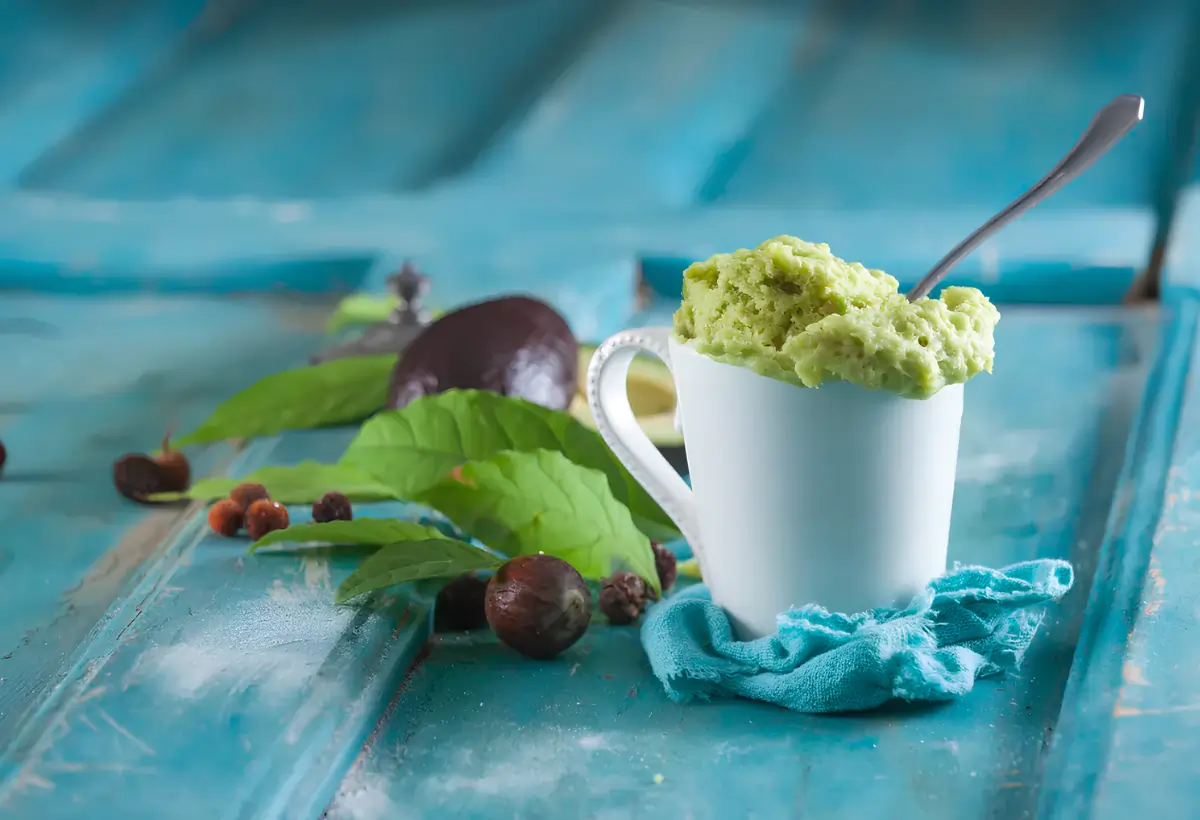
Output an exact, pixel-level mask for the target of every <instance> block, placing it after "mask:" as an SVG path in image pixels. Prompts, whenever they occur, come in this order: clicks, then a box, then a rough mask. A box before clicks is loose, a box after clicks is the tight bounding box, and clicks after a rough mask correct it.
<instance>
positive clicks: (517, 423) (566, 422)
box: [341, 390, 679, 541]
mask: <svg viewBox="0 0 1200 820" xmlns="http://www.w3.org/2000/svg"><path fill="white" fill-rule="evenodd" d="M506 450H515V451H520V452H532V451H534V450H557V451H559V452H561V453H563V454H564V455H565V456H566V457H567V458H569V459H570V460H571V461H573V462H575V463H576V464H579V465H581V466H584V467H589V468H591V469H594V470H599V471H601V472H602V473H603V474H604V475H605V478H606V480H607V481H608V486H609V488H610V489H611V490H612V494H613V496H614V497H615V498H616V500H617V501H619V502H621V503H622V504H624V505H625V506H626V507H628V508H629V512H630V513H631V514H632V516H633V520H634V523H636V524H637V526H638V528H639V529H640V530H641V531H642V532H644V533H645V534H646V535H647V536H648V537H649V538H653V539H654V540H656V541H670V540H673V539H675V538H678V537H679V531H678V530H677V529H676V527H675V525H674V523H672V521H671V519H670V518H669V517H668V516H667V514H666V513H665V512H663V511H662V509H661V508H660V507H659V506H658V504H656V503H655V502H654V499H652V498H651V497H650V495H649V494H648V493H647V492H646V491H645V490H644V489H643V488H642V486H641V485H640V484H638V482H637V481H636V480H635V479H634V477H633V476H631V475H630V474H629V471H628V470H626V469H625V467H624V466H623V465H622V464H621V462H620V461H619V460H618V459H617V457H616V456H615V455H614V454H613V452H612V451H611V450H610V449H608V445H607V444H605V443H604V439H603V438H601V436H600V434H599V433H597V432H596V431H594V430H591V429H589V428H587V427H585V426H584V425H582V424H580V423H579V422H578V421H576V420H575V418H574V417H572V416H571V415H570V414H569V413H562V412H558V411H554V410H547V409H546V408H545V407H541V406H540V405H537V404H533V403H531V402H527V401H523V400H521V399H512V398H506V397H504V396H500V395H498V394H496V393H490V392H486V391H481V390H450V391H447V392H445V393H439V394H437V395H434V396H426V397H424V398H421V399H418V400H416V401H414V402H413V403H412V404H410V405H408V406H407V407H405V408H403V409H401V410H391V411H387V412H383V413H379V414H377V415H376V416H374V417H372V418H371V419H370V420H369V421H368V422H367V423H366V424H364V425H363V427H362V429H361V430H360V431H359V433H358V435H357V436H356V437H355V438H354V440H353V441H352V442H351V443H350V446H349V447H348V448H347V450H346V453H345V454H344V455H343V456H342V460H341V463H343V464H352V465H355V466H357V467H359V468H361V469H362V470H363V471H364V472H367V473H370V474H371V475H372V476H374V477H375V478H377V479H378V480H379V481H380V482H381V483H383V484H386V485H387V486H389V487H391V488H392V489H393V490H395V492H396V495H398V496H399V497H401V498H406V499H414V498H416V497H417V496H419V495H420V494H421V493H422V492H423V491H424V490H425V489H427V488H428V487H431V486H433V485H434V484H435V483H437V482H439V481H441V480H442V479H443V478H445V477H446V475H447V474H448V473H449V472H450V470H452V469H453V468H454V467H457V466H458V465H460V464H464V463H466V462H468V461H479V460H483V459H487V458H491V457H492V456H493V455H495V454H496V453H499V452H502V451H506Z"/></svg>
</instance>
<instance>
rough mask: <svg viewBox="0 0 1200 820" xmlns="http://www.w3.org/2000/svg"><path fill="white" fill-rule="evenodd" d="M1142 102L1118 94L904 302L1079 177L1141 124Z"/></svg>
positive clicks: (924, 292) (925, 291)
mask: <svg viewBox="0 0 1200 820" xmlns="http://www.w3.org/2000/svg"><path fill="white" fill-rule="evenodd" d="M1144 107H1145V100H1143V99H1142V98H1141V97H1139V96H1138V95H1136V94H1122V95H1121V96H1119V97H1117V98H1116V99H1115V100H1113V101H1112V102H1110V103H1109V104H1108V105H1106V106H1104V107H1103V108H1101V109H1100V111H1099V112H1097V113H1096V116H1094V117H1092V123H1091V125H1089V126H1088V129H1087V131H1084V132H1083V136H1082V137H1080V138H1079V142H1077V143H1075V147H1074V148H1072V149H1071V151H1070V152H1069V153H1068V154H1067V155H1066V156H1065V157H1063V158H1062V160H1061V161H1060V162H1059V163H1058V165H1055V166H1054V169H1053V170H1052V171H1050V173H1048V174H1046V176H1044V177H1042V180H1041V181H1040V182H1038V184H1037V185H1034V186H1033V187H1032V188H1030V189H1029V190H1028V191H1026V192H1025V193H1023V194H1022V195H1021V196H1020V197H1018V198H1017V199H1016V200H1015V201H1013V202H1012V204H1010V205H1009V206H1008V207H1007V208H1005V209H1004V210H1003V211H1001V212H1000V213H998V214H996V215H995V216H993V217H992V218H991V219H989V220H988V221H987V222H985V223H984V224H983V227H981V228H980V229H979V230H977V231H975V233H973V234H971V235H970V236H968V237H967V238H966V239H964V240H963V241H962V242H959V243H958V244H957V245H956V246H955V247H954V249H953V250H952V251H950V253H948V254H946V255H945V257H943V258H942V261H940V262H938V263H937V264H936V265H934V266H933V270H931V271H929V273H927V274H925V278H924V279H922V280H921V281H920V282H918V283H917V286H916V287H915V288H913V289H912V290H910V291H909V292H908V301H910V302H915V301H916V300H917V299H920V298H921V297H922V296H926V295H928V293H929V291H931V290H933V288H934V287H935V286H936V285H937V283H938V282H940V281H941V280H942V277H944V276H945V275H946V274H947V273H949V272H950V269H951V268H953V267H954V266H955V265H957V264H958V263H959V262H961V261H962V260H963V259H965V258H966V257H967V255H968V254H970V253H971V251H973V250H975V249H976V248H977V247H979V245H980V244H982V243H983V241H984V240H985V239H987V238H988V237H989V236H991V235H992V234H994V233H995V232H996V231H998V230H1000V229H1001V228H1003V227H1004V226H1005V225H1007V224H1008V223H1009V222H1012V221H1013V220H1014V219H1016V218H1017V217H1018V216H1020V215H1021V214H1023V213H1025V212H1026V211H1028V210H1029V209H1030V208H1032V207H1033V206H1034V205H1037V204H1038V203H1039V202H1041V201H1042V200H1043V199H1047V198H1048V197H1050V196H1053V195H1054V194H1055V193H1056V192H1057V191H1058V189H1059V188H1061V187H1063V186H1064V185H1066V184H1067V183H1068V182H1070V181H1071V180H1073V179H1075V177H1077V176H1079V175H1080V174H1082V173H1083V172H1084V171H1086V170H1087V169H1088V167H1089V166H1091V164H1092V163H1093V162H1095V161H1096V160H1098V159H1100V157H1102V156H1104V154H1105V153H1107V152H1108V149H1109V148H1112V147H1113V146H1114V145H1116V144H1117V142H1119V141H1120V139H1121V137H1123V136H1125V135H1126V134H1128V133H1129V131H1130V130H1131V129H1132V128H1133V126H1135V125H1137V124H1138V123H1139V122H1141V121H1142V111H1143V109H1144Z"/></svg>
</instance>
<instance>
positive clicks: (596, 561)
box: [420, 450, 662, 593]
mask: <svg viewBox="0 0 1200 820" xmlns="http://www.w3.org/2000/svg"><path fill="white" fill-rule="evenodd" d="M420 500H421V501H422V502H423V503H426V504H428V505H429V506H431V507H433V508H434V509H436V510H438V511H439V512H441V513H442V514H443V515H445V516H446V517H447V518H449V519H450V520H451V521H453V522H454V523H455V524H456V525H457V526H458V527H460V528H461V529H464V530H466V531H467V532H469V533H470V534H471V535H473V536H474V537H476V538H478V539H479V540H480V541H482V542H483V543H485V544H487V545H488V546H489V547H492V548H493V549H495V550H497V551H498V552H502V553H504V554H505V555H509V556H515V555H531V554H534V553H539V552H544V553H546V554H547V555H554V556H557V557H558V558H561V559H563V560H564V561H566V562H567V563H569V564H571V566H573V567H575V569H577V570H579V573H580V574H581V575H583V576H584V577H587V578H604V577H606V576H609V575H611V574H612V573H613V572H615V571H617V570H619V569H627V570H630V571H632V572H635V573H637V574H638V575H640V576H641V577H642V579H643V580H645V581H646V582H647V583H648V584H650V585H651V586H653V587H654V589H655V591H656V592H659V593H661V592H662V590H661V589H660V587H659V582H658V571H657V570H656V569H655V566H654V552H653V551H652V550H651V549H650V541H649V540H648V539H647V538H646V536H645V534H643V533H642V532H641V531H640V530H638V528H637V527H636V526H635V525H634V523H633V519H632V518H631V517H630V515H629V510H628V509H626V508H625V506H624V505H622V504H621V503H620V502H619V501H617V499H616V498H614V497H613V494H612V491H611V490H610V489H609V485H608V480H607V479H606V477H605V475H604V474H603V473H601V472H600V471H599V470H591V469H588V468H587V467H582V466H580V465H578V464H575V463H573V462H572V461H570V460H569V459H568V458H567V457H566V456H564V455H563V454H562V453H560V452H558V451H556V450H535V451H533V452H529V453H521V452H514V451H505V452H501V453H497V454H495V455H494V456H492V457H491V458H490V459H488V460H486V461H472V462H469V463H468V464H465V465H464V466H463V468H462V473H461V478H458V479H455V478H445V479H443V480H442V481H440V482H438V483H437V484H435V485H434V486H433V487H430V488H429V489H428V490H426V491H425V492H424V493H423V494H422V495H421V498H420Z"/></svg>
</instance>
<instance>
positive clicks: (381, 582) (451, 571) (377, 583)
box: [335, 538, 501, 604]
mask: <svg viewBox="0 0 1200 820" xmlns="http://www.w3.org/2000/svg"><path fill="white" fill-rule="evenodd" d="M500 563H501V561H500V559H499V558H497V557H496V556H494V555H492V554H491V553H490V552H488V551H487V550H483V549H480V548H479V547H476V546H473V545H471V544H468V543H466V542H464V541H459V540H458V539H456V538H428V539H425V540H420V541H400V542H398V543H395V544H389V545H388V546H386V547H384V548H383V549H381V550H379V551H378V552H376V553H375V554H374V555H372V556H371V557H369V558H367V559H366V560H365V561H363V562H362V563H361V564H359V565H358V569H356V570H355V571H354V572H353V573H351V574H350V577H349V578H347V579H346V580H345V581H342V583H341V584H340V585H339V586H338V589H337V597H336V599H335V600H336V602H337V603H339V604H340V603H344V602H346V601H348V600H350V599H351V598H354V597H356V596H358V595H362V594H363V593H364V592H371V591H372V590H376V589H385V588H387V587H390V586H395V585H396V584H406V583H409V582H410V581H420V580H424V579H426V578H452V577H454V576H456V575H461V574H462V573H464V572H471V571H474V570H481V569H492V568H493V567H496V566H499V565H500Z"/></svg>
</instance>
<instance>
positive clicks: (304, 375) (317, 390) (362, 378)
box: [172, 355, 396, 447]
mask: <svg viewBox="0 0 1200 820" xmlns="http://www.w3.org/2000/svg"><path fill="white" fill-rule="evenodd" d="M395 366H396V356H394V355H386V356H352V357H348V358H344V359H335V360H333V361H330V362H324V363H322V364H318V365H313V366H312V367H299V368H296V369H295V370H285V371H283V372H282V373H273V374H271V375H270V376H266V377H265V378H263V379H260V380H259V381H257V382H255V383H254V384H253V385H251V386H250V387H247V388H246V389H245V390H243V391H241V392H240V393H235V394H234V395H233V396H231V397H230V398H229V399H226V400H225V401H224V402H222V403H221V404H220V405H219V406H218V407H217V409H216V410H215V411H213V414H212V415H211V416H209V417H208V419H207V420H206V421H205V422H204V423H203V424H201V425H200V426H199V427H197V428H196V429H195V430H193V431H192V432H190V433H188V434H187V435H184V436H181V437H179V438H178V439H176V440H175V441H173V442H172V445H173V446H175V447H183V446H185V445H188V444H204V443H207V442H211V441H223V440H225V439H229V438H252V437H254V436H270V435H275V434H276V433H280V432H282V431H284V430H311V429H313V428H316V427H331V426H334V425H338V424H353V423H356V422H360V421H362V420H363V419H365V418H367V417H368V416H370V415H371V414H372V413H374V412H375V411H376V410H379V409H380V408H382V407H383V406H384V404H386V402H387V386H388V379H389V378H390V376H391V372H392V369H393V368H394V367H395Z"/></svg>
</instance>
